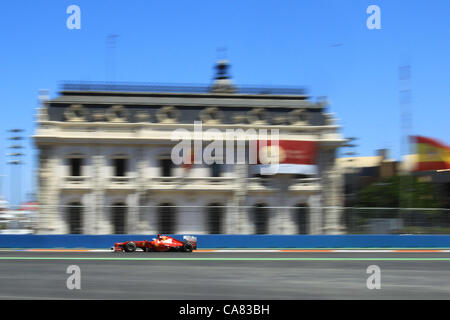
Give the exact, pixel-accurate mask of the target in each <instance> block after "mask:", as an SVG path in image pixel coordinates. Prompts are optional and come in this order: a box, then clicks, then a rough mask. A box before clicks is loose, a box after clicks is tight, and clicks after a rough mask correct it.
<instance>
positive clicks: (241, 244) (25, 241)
mask: <svg viewBox="0 0 450 320" xmlns="http://www.w3.org/2000/svg"><path fill="white" fill-rule="evenodd" d="M154 237H155V235H0V248H110V247H112V246H113V244H114V242H121V241H126V240H151V239H152V238H154ZM174 237H175V238H179V239H181V238H182V235H174ZM197 238H198V248H199V249H210V248H433V247H434V248H450V235H198V236H197Z"/></svg>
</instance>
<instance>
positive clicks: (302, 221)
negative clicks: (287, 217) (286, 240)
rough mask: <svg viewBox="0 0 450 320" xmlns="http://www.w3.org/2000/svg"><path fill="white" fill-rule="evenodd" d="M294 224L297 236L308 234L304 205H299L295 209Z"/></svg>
mask: <svg viewBox="0 0 450 320" xmlns="http://www.w3.org/2000/svg"><path fill="white" fill-rule="evenodd" d="M294 214H295V218H294V219H295V222H296V224H297V233H298V234H307V233H308V207H307V205H306V204H299V205H297V206H296V208H295V213H294Z"/></svg>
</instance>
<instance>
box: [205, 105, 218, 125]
mask: <svg viewBox="0 0 450 320" xmlns="http://www.w3.org/2000/svg"><path fill="white" fill-rule="evenodd" d="M200 120H202V121H203V122H204V123H220V122H221V121H222V112H221V111H220V110H219V108H216V107H210V108H206V109H203V110H202V111H200Z"/></svg>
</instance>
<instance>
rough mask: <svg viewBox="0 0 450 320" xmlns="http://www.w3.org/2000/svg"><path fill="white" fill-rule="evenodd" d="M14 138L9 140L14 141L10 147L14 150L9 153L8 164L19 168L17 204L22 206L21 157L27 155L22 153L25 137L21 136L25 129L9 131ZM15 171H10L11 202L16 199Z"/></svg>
mask: <svg viewBox="0 0 450 320" xmlns="http://www.w3.org/2000/svg"><path fill="white" fill-rule="evenodd" d="M8 131H9V132H10V133H11V134H12V136H11V137H9V140H11V141H12V143H13V144H12V145H10V146H9V148H10V149H12V151H11V152H10V153H8V157H9V160H8V164H10V165H12V166H13V167H14V166H17V180H16V183H17V186H18V189H19V190H18V193H17V203H18V205H20V200H21V199H20V198H21V197H20V192H21V190H20V187H21V184H20V182H21V181H20V180H21V175H20V165H21V164H23V162H22V160H21V157H23V156H24V155H25V154H23V153H22V152H21V151H22V149H23V146H22V144H21V141H22V140H23V139H24V138H23V136H22V135H21V133H22V132H23V131H24V130H23V129H11V130H8ZM12 171H13V169H12V168H11V171H10V184H11V186H10V188H11V199H10V201H11V202H12V201H13V197H14V175H13V172H12Z"/></svg>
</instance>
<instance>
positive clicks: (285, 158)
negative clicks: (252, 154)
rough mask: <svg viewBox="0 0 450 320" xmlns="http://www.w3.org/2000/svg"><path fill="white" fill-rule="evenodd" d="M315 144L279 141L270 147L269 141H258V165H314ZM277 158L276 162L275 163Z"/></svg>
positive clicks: (313, 142) (310, 142) (312, 142)
mask: <svg viewBox="0 0 450 320" xmlns="http://www.w3.org/2000/svg"><path fill="white" fill-rule="evenodd" d="M316 154H317V142H315V141H293V140H279V141H278V146H277V145H276V143H275V144H274V145H273V146H272V141H271V140H267V141H264V140H260V141H258V164H268V163H279V164H307V165H314V164H315V163H316ZM277 158H278V162H277Z"/></svg>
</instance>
